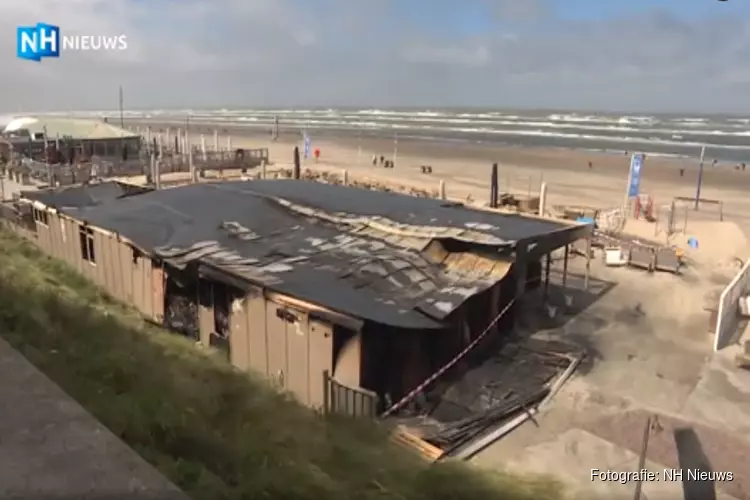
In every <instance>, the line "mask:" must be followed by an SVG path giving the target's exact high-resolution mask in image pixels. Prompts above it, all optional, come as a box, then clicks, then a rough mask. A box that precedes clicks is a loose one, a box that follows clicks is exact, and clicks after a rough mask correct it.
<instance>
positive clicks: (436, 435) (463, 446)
mask: <svg viewBox="0 0 750 500" xmlns="http://www.w3.org/2000/svg"><path fill="white" fill-rule="evenodd" d="M582 359H583V354H582V353H581V352H580V351H578V350H577V349H573V348H572V347H571V346H567V345H563V344H561V343H559V342H546V341H537V340H528V341H525V342H524V343H523V344H519V343H509V344H506V345H505V346H504V347H503V348H502V349H501V350H500V353H499V354H498V355H495V356H493V357H492V358H491V359H489V360H486V361H484V362H482V363H480V364H479V365H478V366H477V367H476V368H474V369H473V370H470V371H469V372H467V373H465V374H463V375H461V376H459V378H458V380H453V381H452V382H449V385H448V386H447V387H446V385H445V384H444V385H443V388H442V389H440V390H437V391H438V392H439V394H437V393H436V392H435V391H433V392H432V393H430V394H427V395H426V400H427V401H428V403H427V404H426V405H423V406H422V408H423V411H422V412H421V413H420V414H419V415H416V416H415V415H412V416H411V417H409V416H405V415H403V414H401V415H400V417H401V419H400V422H401V424H402V425H401V426H400V429H397V431H396V432H394V435H393V439H394V441H396V442H398V443H399V444H401V445H405V446H407V447H409V448H411V449H412V450H414V451H416V452H417V453H418V454H419V455H420V456H422V457H423V458H425V459H426V460H428V461H436V460H442V459H444V458H448V457H450V458H459V459H467V458H470V456H472V455H474V454H475V453H476V452H478V451H479V450H481V449H483V448H484V447H486V446H487V445H489V444H490V443H491V442H494V441H496V440H497V439H500V438H501V437H502V436H503V435H505V434H507V433H508V432H510V431H511V430H513V429H514V428H516V427H518V426H519V425H520V424H522V423H523V422H525V421H526V420H528V419H529V418H533V416H534V415H535V414H537V413H538V412H540V411H542V410H543V409H544V407H545V406H546V405H547V404H548V403H549V401H550V399H551V398H552V397H553V396H554V395H555V394H556V393H557V392H558V390H559V389H560V387H561V386H562V385H563V384H564V383H565V381H566V380H567V379H568V378H569V377H570V376H571V374H572V373H573V372H574V371H575V369H576V368H577V366H578V365H579V363H580V361H581V360H582ZM493 429H494V430H493Z"/></svg>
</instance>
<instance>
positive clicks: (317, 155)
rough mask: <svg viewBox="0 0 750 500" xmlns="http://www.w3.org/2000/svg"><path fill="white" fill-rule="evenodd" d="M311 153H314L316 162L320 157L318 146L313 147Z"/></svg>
mask: <svg viewBox="0 0 750 500" xmlns="http://www.w3.org/2000/svg"><path fill="white" fill-rule="evenodd" d="M313 155H315V163H318V160H319V159H320V148H315V151H313Z"/></svg>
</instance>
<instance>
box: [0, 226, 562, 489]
mask: <svg viewBox="0 0 750 500" xmlns="http://www.w3.org/2000/svg"><path fill="white" fill-rule="evenodd" d="M0 335H1V336H2V337H3V338H5V339H6V340H7V341H8V342H10V343H11V344H12V345H13V346H14V347H15V348H16V349H17V350H19V351H20V352H21V353H22V354H23V355H24V356H25V357H26V358H27V359H29V360H30V361H31V362H32V363H33V364H34V365H36V366H37V367H39V369H41V370H42V371H43V372H44V373H46V374H47V376H49V377H50V378H51V379H52V380H54V381H55V382H56V383H57V384H58V385H60V386H61V387H62V388H63V389H64V390H65V391H66V392H67V393H68V394H70V395H71V396H72V397H73V398H75V399H76V400H77V401H78V402H79V403H80V404H81V405H82V406H84V407H85V408H86V409H87V410H88V411H89V412H91V413H92V414H93V415H94V416H96V417H97V418H98V419H99V420H100V421H101V422H102V423H103V424H104V425H106V426H107V427H108V428H109V429H110V430H111V431H112V432H114V434H116V435H117V436H119V437H120V438H121V439H122V440H123V441H125V442H126V443H127V444H129V445H130V446H131V447H132V448H134V449H135V450H136V451H137V452H138V453H140V454H141V456H143V457H144V458H145V459H146V460H148V461H149V462H151V463H152V464H153V465H154V466H155V467H156V468H157V469H159V470H160V471H161V472H162V473H164V474H165V475H166V476H167V477H169V478H170V479H171V480H172V481H173V482H174V483H175V484H177V485H178V486H180V487H181V488H182V489H183V490H184V491H185V492H186V493H187V494H188V495H190V496H191V497H192V498H193V499H194V500H202V499H211V500H214V499H217V500H218V499H240V498H246V499H255V498H269V499H271V498H284V499H310V500H321V499H327V500H337V499H342V500H343V499H347V500H350V499H352V500H354V499H357V500H360V499H361V500H368V499H399V500H418V499H419V500H421V499H424V500H441V499H446V500H447V499H455V500H461V499H466V500H469V499H471V500H476V499H484V500H487V499H505V500H532V499H533V500H545V499H550V500H552V499H558V498H560V490H559V485H557V484H555V483H553V482H551V481H549V480H547V479H545V478H519V477H514V476H510V475H505V474H500V473H497V474H495V473H487V472H480V471H478V470H474V469H471V468H470V467H469V466H467V465H465V464H463V463H449V464H439V465H435V466H427V465H426V464H424V463H422V462H421V461H420V460H419V459H417V458H416V457H414V456H412V454H411V453H408V452H405V451H404V450H401V449H400V448H396V447H395V446H394V445H391V444H390V443H389V442H388V441H387V438H386V429H385V428H384V426H383V425H378V424H375V423H373V422H362V421H354V420H349V419H344V418H341V417H322V416H321V415H319V414H317V413H314V412H312V411H310V410H308V409H307V408H304V407H302V406H301V405H299V404H297V403H296V402H295V401H293V400H291V399H290V398H288V397H286V396H284V395H281V394H278V393H277V392H275V391H273V390H272V389H271V388H270V387H269V386H268V385H266V384H265V383H264V382H263V381H262V380H260V379H256V378H254V377H252V376H249V375H244V374H240V373H238V372H236V371H234V370H232V369H230V368H229V367H228V366H227V365H226V362H225V361H221V360H220V359H219V357H218V356H213V355H211V354H209V353H207V352H205V351H200V350H199V349H196V347H195V346H194V344H193V343H192V342H189V341H187V340H185V339H181V338H178V337H177V336H175V335H171V334H168V333H166V332H164V331H163V330H160V329H158V328H155V327H153V326H150V325H148V324H146V323H145V322H143V321H142V320H141V319H140V318H139V316H138V315H137V314H136V313H134V312H133V311H132V310H130V309H128V308H127V307H125V306H123V305H121V304H118V303H116V302H115V301H114V300H112V299H111V298H110V297H108V296H107V295H106V294H104V293H102V292H101V291H99V290H97V289H96V288H95V287H94V286H93V285H92V284H91V283H89V282H88V281H87V280H86V279H84V278H83V277H82V276H80V275H78V274H77V273H76V272H75V271H73V270H72V269H70V268H68V267H67V266H66V265H64V264H63V263H61V262H58V261H55V260H52V259H50V258H47V257H45V256H44V255H43V254H41V252H39V251H38V250H37V249H36V247H34V246H33V245H32V244H30V243H27V242H25V241H23V240H22V239H20V238H18V237H17V236H15V235H14V234H12V233H9V232H7V231H5V230H2V229H0Z"/></svg>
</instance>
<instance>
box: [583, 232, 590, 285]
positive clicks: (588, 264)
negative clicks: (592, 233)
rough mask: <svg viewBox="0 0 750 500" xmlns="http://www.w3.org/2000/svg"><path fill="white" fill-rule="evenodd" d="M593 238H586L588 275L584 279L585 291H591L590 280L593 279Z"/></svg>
mask: <svg viewBox="0 0 750 500" xmlns="http://www.w3.org/2000/svg"><path fill="white" fill-rule="evenodd" d="M590 277H591V237H587V238H586V275H585V276H584V279H583V289H584V290H588V289H589V280H590V279H591V278H590Z"/></svg>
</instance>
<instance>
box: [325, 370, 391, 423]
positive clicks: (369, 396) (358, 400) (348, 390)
mask: <svg viewBox="0 0 750 500" xmlns="http://www.w3.org/2000/svg"><path fill="white" fill-rule="evenodd" d="M323 387H324V392H323V411H324V412H325V413H338V414H340V415H346V416H348V417H366V418H375V417H376V416H377V414H378V396H377V394H375V393H374V392H372V391H368V390H367V389H362V388H361V387H349V386H347V385H344V384H342V383H341V382H339V381H337V380H335V379H334V378H333V377H331V375H330V373H329V372H328V370H326V371H324V372H323Z"/></svg>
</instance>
